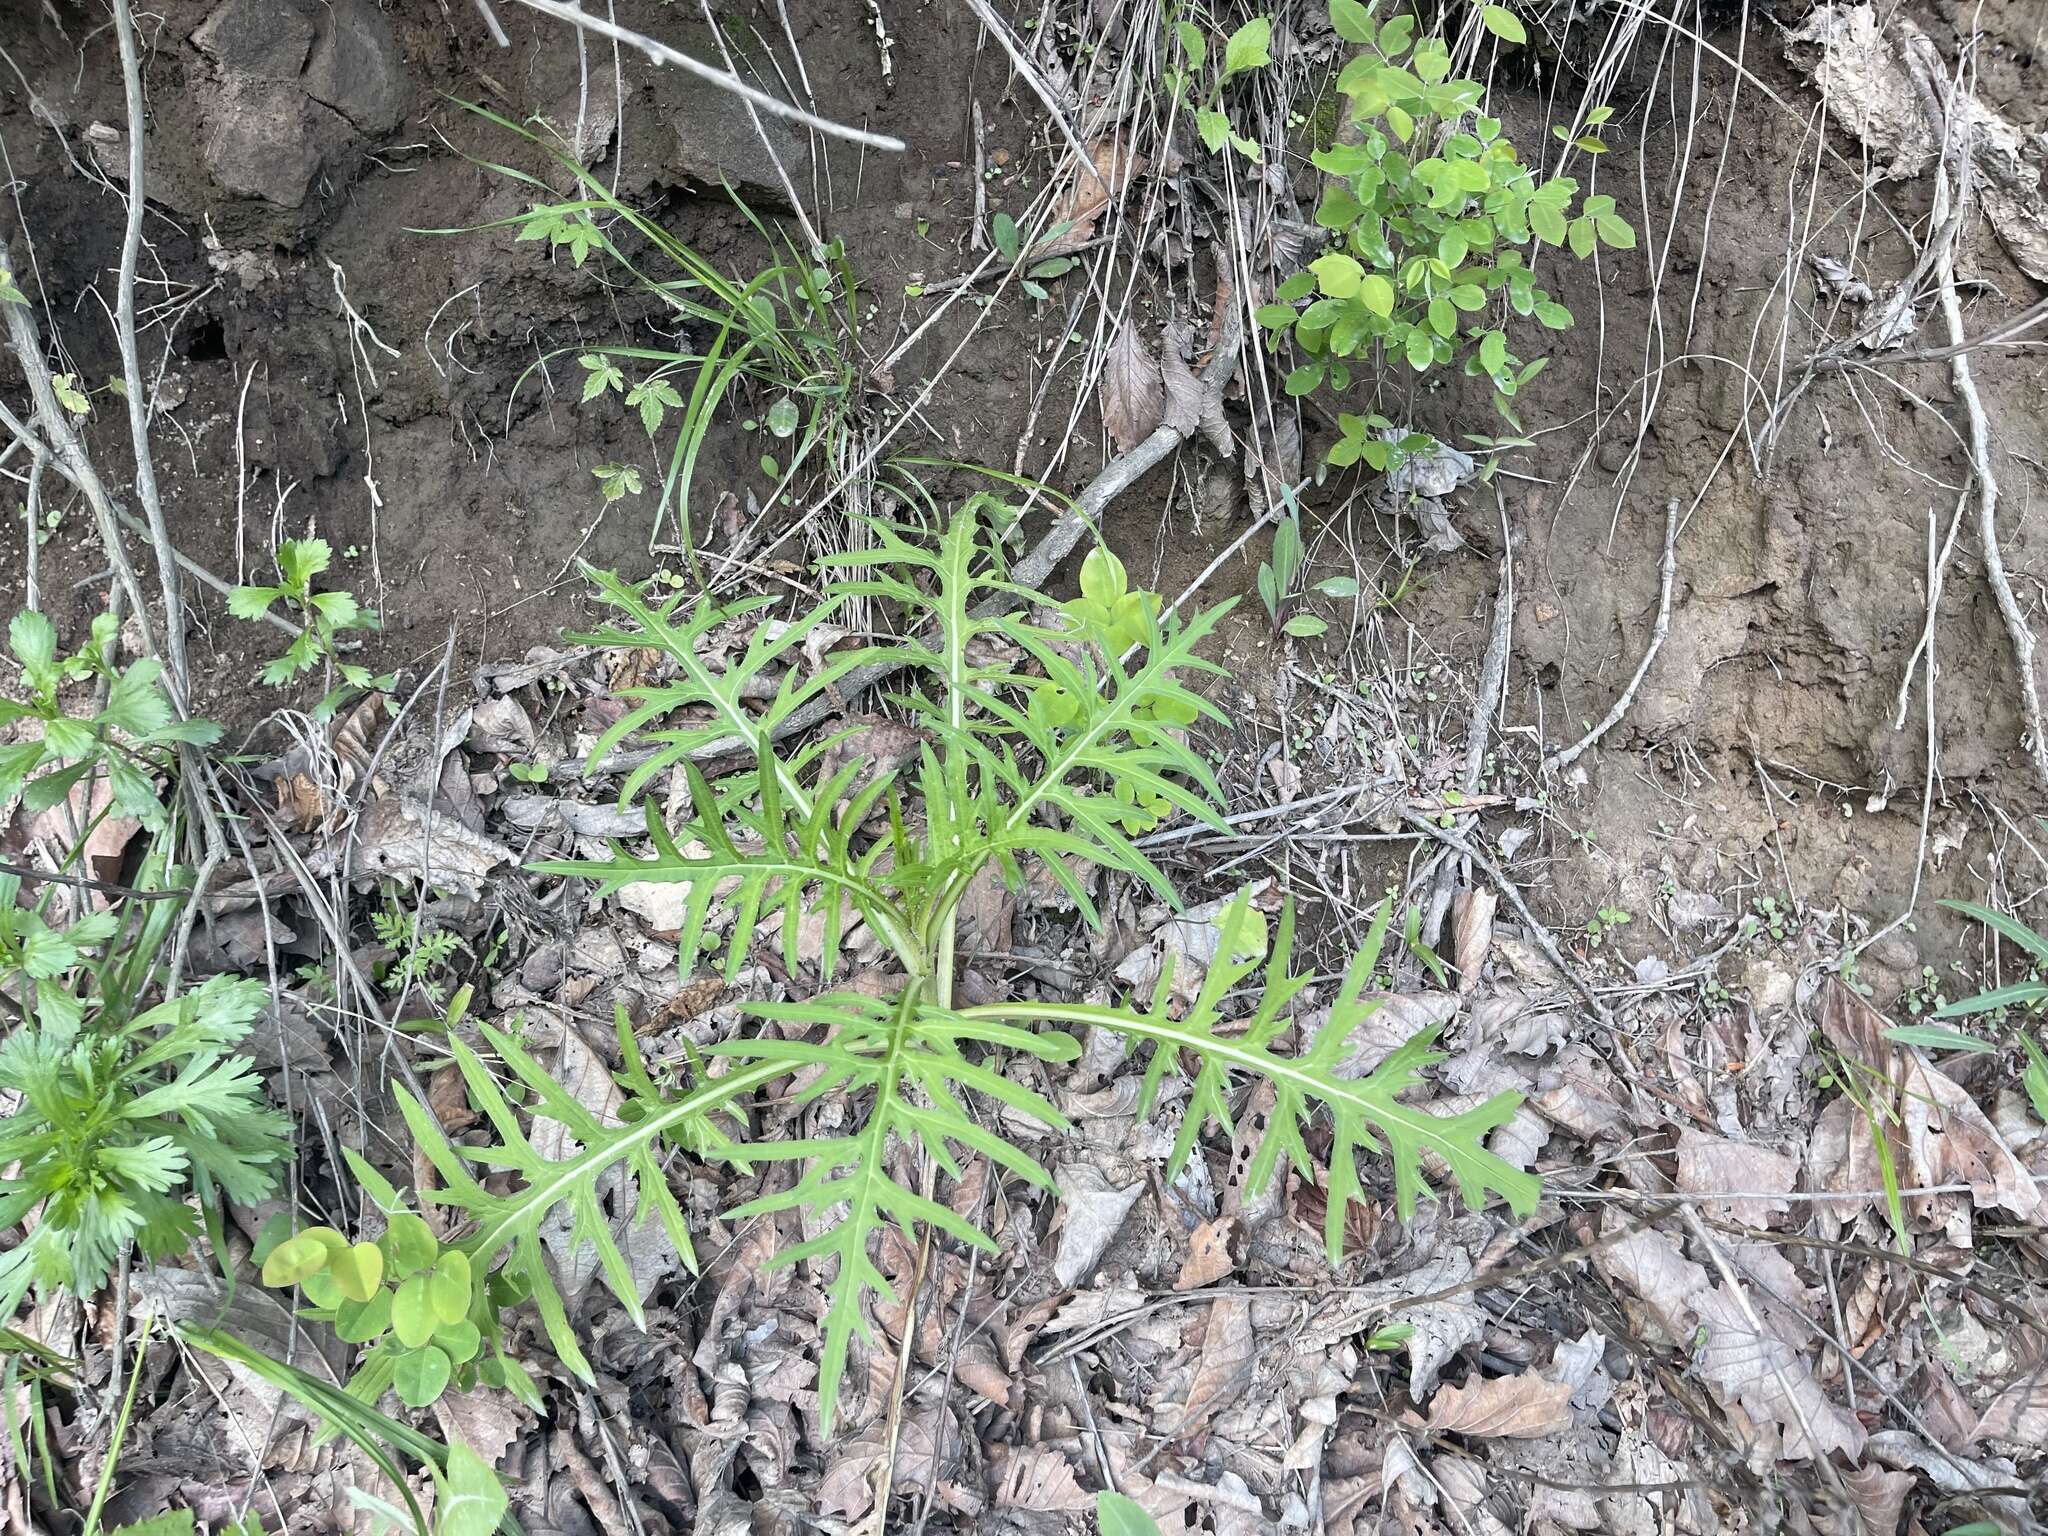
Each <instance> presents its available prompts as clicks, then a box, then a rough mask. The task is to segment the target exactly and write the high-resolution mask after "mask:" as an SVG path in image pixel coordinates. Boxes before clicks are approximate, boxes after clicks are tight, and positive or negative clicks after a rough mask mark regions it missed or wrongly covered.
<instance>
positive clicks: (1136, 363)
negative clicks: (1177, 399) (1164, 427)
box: [1102, 319, 1166, 453]
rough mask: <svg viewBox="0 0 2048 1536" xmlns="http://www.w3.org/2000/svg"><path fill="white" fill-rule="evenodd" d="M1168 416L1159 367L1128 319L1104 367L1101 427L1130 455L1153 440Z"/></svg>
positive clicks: (1114, 342)
mask: <svg viewBox="0 0 2048 1536" xmlns="http://www.w3.org/2000/svg"><path fill="white" fill-rule="evenodd" d="M1165 416H1166V388H1165V385H1164V383H1163V382H1162V380H1161V378H1160V373H1159V364H1158V363H1157V362H1156V361H1154V360H1153V357H1152V354H1151V353H1150V352H1148V351H1146V350H1145V343H1144V342H1143V341H1142V340H1140V339H1139V337H1138V328H1137V326H1136V325H1134V324H1133V323H1132V322H1131V321H1129V320H1128V319H1127V320H1125V321H1124V323H1123V325H1122V327H1121V328H1120V329H1119V330H1118V331H1117V333H1116V340H1114V341H1112V342H1111V343H1110V344H1109V357H1108V358H1107V359H1106V360H1105V362H1104V363H1103V368H1102V424H1103V426H1104V427H1105V428H1106V429H1107V430H1108V432H1109V435H1110V437H1111V438H1113V439H1114V440H1115V442H1116V445H1117V448H1118V450H1119V451H1121V452H1123V453H1129V452H1130V451H1131V450H1132V449H1133V448H1135V447H1137V446H1138V444H1140V443H1142V442H1143V441H1144V440H1145V439H1146V438H1148V437H1150V436H1151V435H1152V434H1153V432H1154V431H1156V430H1157V429H1158V427H1159V424H1160V422H1161V421H1163V420H1164V419H1165Z"/></svg>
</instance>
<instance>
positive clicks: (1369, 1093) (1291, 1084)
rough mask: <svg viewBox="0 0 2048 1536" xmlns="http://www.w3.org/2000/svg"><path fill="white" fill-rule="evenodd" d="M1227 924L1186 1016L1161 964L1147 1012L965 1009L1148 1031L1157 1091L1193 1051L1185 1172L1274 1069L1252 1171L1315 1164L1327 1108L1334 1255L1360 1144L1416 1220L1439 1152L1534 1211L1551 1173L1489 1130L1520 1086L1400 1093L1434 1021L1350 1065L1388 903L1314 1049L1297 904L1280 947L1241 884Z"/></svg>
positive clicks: (1336, 1256)
mask: <svg viewBox="0 0 2048 1536" xmlns="http://www.w3.org/2000/svg"><path fill="white" fill-rule="evenodd" d="M1218 926H1219V937H1218V942H1217V948H1216V957H1215V959H1214V961H1212V962H1211V964H1210V967H1209V971H1208V975H1207V976H1206V977H1205V978H1204V980H1203V983H1202V989H1201V992H1200V994H1199V995H1198V997H1197V998H1196V1000H1195V1001H1194V1003H1193V1004H1192V1005H1191V1006H1190V1007H1189V1008H1188V1011H1187V1016H1186V1017H1185V1018H1179V1019H1176V1018H1174V1017H1172V1015H1171V1013H1170V1011H1169V1007H1168V1003H1169V999H1170V996H1171V991H1172V976H1171V971H1170V969H1169V970H1168V972H1167V973H1166V974H1163V975H1162V976H1161V977H1160V979H1159V986H1158V990H1157V992H1156V994H1155V995H1154V998H1153V1000H1152V1005H1151V1006H1150V1007H1149V1008H1147V1009H1145V1010H1143V1011H1142V1012H1140V1011H1137V1010H1127V1009H1123V1008H1116V1007H1105V1006H1101V1005H1087V1004H1064V1003H1032V1004H1017V1003H995V1004H986V1005H982V1006H977V1007H971V1008H966V1009H963V1010H961V1012H962V1014H963V1016H964V1017H965V1018H967V1019H969V1020H977V1021H979V1020H989V1021H995V1020H1011V1019H1019V1020H1021V1019H1049V1020H1052V1021H1055V1022H1062V1023H1071V1024H1092V1025H1096V1026H1098V1027H1100V1028H1104V1029H1110V1030H1114V1031H1116V1032H1117V1033H1119V1034H1122V1035H1125V1036H1127V1037H1129V1038H1131V1039H1134V1040H1139V1041H1146V1042H1150V1043H1151V1044H1152V1046H1153V1047H1154V1049H1153V1054H1152V1058H1151V1061H1150V1062H1149V1064H1148V1066H1147V1068H1146V1091H1145V1095H1144V1102H1145V1103H1147V1104H1149V1103H1150V1101H1151V1099H1152V1097H1153V1095H1154V1093H1155V1091H1156V1089H1157V1087H1158V1084H1159V1082H1160V1080H1161V1077H1162V1076H1163V1074H1164V1073H1166V1072H1168V1071H1171V1070H1175V1069H1176V1065H1177V1063H1178V1062H1179V1061H1181V1060H1192V1061H1193V1062H1195V1063H1197V1066H1196V1068H1195V1080H1194V1083H1193V1085H1192V1089H1191V1093H1190V1098H1189V1102H1188V1108H1187V1112H1186V1116H1185V1118H1184V1119H1183V1121H1182V1125H1181V1131H1180V1135H1179V1137H1178V1138H1177V1140H1176V1142H1175V1145H1174V1149H1173V1155H1172V1159H1171V1162H1170V1165H1169V1175H1168V1176H1169V1178H1171V1177H1173V1176H1175V1175H1177V1174H1178V1172H1179V1170H1180V1167H1181V1166H1182V1164H1183V1163H1184V1162H1185V1161H1186V1159H1187V1157H1188V1156H1189V1154H1190V1153H1191V1152H1192V1150H1193V1147H1194V1140H1195V1137H1196V1136H1197V1135H1199V1134H1200V1132H1201V1130H1202V1128H1203V1126H1204V1125H1206V1124H1208V1123H1211V1122H1213V1123H1215V1124H1217V1125H1220V1126H1221V1127H1222V1128H1223V1129H1224V1130H1226V1131H1229V1130H1230V1129H1232V1126H1231V1120H1230V1113H1229V1109H1228V1096H1229V1089H1230V1085H1231V1083H1232V1081H1233V1080H1234V1079H1235V1078H1237V1077H1245V1076H1248V1077H1255V1078H1263V1079H1264V1080H1265V1081H1266V1082H1267V1083H1269V1084H1270V1085H1271V1086H1272V1089H1273V1093H1274V1098H1275V1103H1274V1108H1273V1112H1272V1115H1271V1116H1270V1125H1269V1128H1268V1130H1267V1131H1266V1133H1265V1136H1264V1138H1263V1139H1262V1141H1261V1144H1260V1146H1259V1148H1258V1150H1257V1152H1256V1153H1255V1154H1254V1160H1253V1164H1252V1168H1251V1171H1250V1181H1251V1185H1252V1187H1253V1188H1254V1189H1256V1188H1257V1187H1259V1186H1260V1185H1261V1184H1262V1183H1263V1182H1264V1181H1265V1180H1266V1179H1269V1178H1270V1177H1271V1176H1272V1173H1273V1170H1274V1169H1275V1167H1277V1165H1278V1163H1279V1160H1280V1158H1281V1157H1283V1156H1284V1157H1286V1158H1287V1159H1288V1160H1289V1161H1290V1162H1291V1163H1292V1164H1293V1165H1294V1166H1295V1167H1296V1168H1297V1169H1299V1170H1300V1171H1301V1172H1302V1173H1303V1174H1304V1175H1312V1174H1313V1171H1314V1166H1313V1163H1312V1160H1311V1159H1310V1157H1309V1155H1308V1150H1307V1143H1306V1141H1305V1139H1304V1138H1303V1135H1302V1130H1303V1127H1304V1126H1305V1125H1306V1124H1307V1123H1308V1120H1309V1118H1310V1116H1311V1115H1312V1114H1313V1113H1315V1112H1316V1111H1318V1110H1320V1111H1322V1112H1324V1113H1325V1114H1327V1116H1328V1118H1329V1122H1330V1129H1331V1132H1332V1134H1333V1136H1334V1138H1335V1140H1334V1144H1333V1146H1332V1148H1331V1152H1330V1175H1329V1180H1330V1182H1329V1213H1328V1217H1327V1225H1326V1227H1325V1231H1324V1237H1325V1239H1326V1242H1327V1245H1328V1248H1329V1252H1330V1258H1331V1261H1332V1262H1333V1263H1334V1262H1337V1261H1338V1260H1340V1259H1341V1258H1342V1256H1343V1233H1344V1208H1345V1205H1346V1203H1347V1202H1348V1201H1351V1200H1359V1201H1362V1200H1363V1199H1364V1192H1363V1189H1362V1187H1361V1185H1360V1183H1359V1179H1358V1172H1357V1154H1358V1153H1359V1152H1360V1151H1367V1152H1374V1153H1383V1154H1384V1155H1385V1156H1386V1157H1387V1158H1388V1160H1389V1161H1390V1163H1391V1164H1392V1167H1393V1174H1394V1202H1395V1206H1396V1208H1397V1209H1398V1210H1399V1212H1400V1214H1401V1216H1402V1218H1403V1219H1404V1220H1406V1219H1408V1218H1409V1217H1412V1216H1413V1215H1414V1214H1415V1204H1416V1201H1417V1199H1418V1198H1419V1197H1420V1196H1421V1195H1423V1194H1425V1193H1427V1192H1428V1190H1429V1184H1428V1181H1427V1179H1426V1178H1425V1177H1424V1173H1423V1160H1424V1157H1425V1156H1429V1157H1434V1158H1435V1159H1437V1160H1438V1161H1439V1162H1441V1163H1442V1164H1443V1165H1444V1167H1445V1168H1447V1169H1448V1170H1449V1172H1450V1175H1451V1179H1452V1182H1453V1183H1455V1184H1456V1186H1457V1188H1458V1192H1459V1193H1460V1194H1461V1195H1462V1196H1463V1197H1464V1199H1465V1201H1466V1203H1467V1204H1469V1205H1471V1206H1473V1207H1475V1208H1476V1207H1478V1206H1481V1205H1483V1204H1484V1203H1485V1202H1486V1199H1487V1197H1488V1196H1489V1195H1499V1196H1500V1197H1501V1198H1502V1199H1504V1200H1505V1201H1507V1203H1508V1205H1509V1207H1510V1208H1511V1209H1512V1210H1514V1212H1515V1213H1516V1214H1517V1215H1527V1214H1528V1213H1529V1212H1531V1211H1533V1210H1534V1209H1535V1207H1536V1201H1537V1199H1538V1197H1539V1196H1540V1194H1541V1193H1542V1187H1543V1186H1542V1180H1541V1179H1539V1178H1538V1177H1537V1176H1536V1175H1535V1174H1533V1173H1527V1172H1524V1171H1523V1170H1521V1169H1519V1168H1517V1167H1515V1166H1514V1165H1513V1164H1512V1163H1509V1162H1507V1161H1506V1160H1505V1159H1503V1158H1501V1157H1499V1156H1497V1155H1496V1154H1495V1153H1493V1152H1490V1151H1488V1150H1487V1148H1486V1146H1485V1137H1486V1136H1487V1135H1488V1134H1489V1133H1491V1132H1493V1131H1495V1130H1497V1129H1499V1128H1500V1127H1501V1126H1503V1125H1505V1124H1506V1123H1507V1122H1508V1120H1509V1119H1511V1118H1512V1117H1513V1115H1514V1113H1515V1110H1516V1108H1517V1107H1518V1106H1519V1105H1520V1103H1521V1096H1520V1095H1519V1094H1515V1093H1499V1094H1496V1095H1494V1096H1493V1097H1492V1098H1490V1099H1488V1100H1487V1101H1486V1102H1485V1103H1484V1104H1481V1105H1479V1106H1477V1107H1476V1108H1473V1109H1468V1110H1466V1111H1464V1112H1463V1113H1461V1114H1456V1115H1435V1114H1431V1113H1430V1112H1429V1111H1427V1110H1424V1109H1418V1108H1416V1107H1414V1106H1413V1105H1409V1104H1404V1103H1402V1102H1401V1096H1402V1095H1403V1094H1404V1093H1406V1092H1407V1091H1408V1090H1409V1089H1410V1088H1412V1087H1414V1086H1415V1084H1416V1082H1417V1081H1418V1080H1419V1078H1420V1075H1421V1072H1422V1069H1423V1068H1424V1067H1426V1066H1428V1065H1430V1064H1431V1063H1432V1062H1435V1061H1438V1060H1441V1059H1442V1058H1441V1055H1440V1053H1438V1052H1436V1051H1434V1050H1432V1049H1431V1045H1432V1042H1433V1041H1434V1038H1435V1031H1434V1030H1424V1031H1423V1032H1421V1033H1420V1034H1418V1035H1416V1036H1415V1037H1414V1038H1413V1039H1411V1040H1409V1041H1408V1042H1407V1043H1406V1044H1404V1045H1402V1046H1401V1047H1400V1048H1399V1049H1397V1050H1396V1051H1394V1053H1393V1054H1392V1055H1390V1056H1388V1057H1387V1058H1386V1060H1384V1061H1383V1062H1381V1063H1380V1065H1379V1066H1378V1067H1377V1068H1375V1069H1374V1070H1373V1071H1372V1073H1371V1074H1369V1075H1368V1076H1366V1077H1362V1078H1349V1077H1341V1076H1339V1075H1338V1070H1337V1069H1338V1067H1339V1066H1340V1064H1341V1063H1342V1061H1343V1058H1344V1055H1345V1048H1346V1043H1347V1042H1348V1041H1349V1040H1350V1038H1351V1036H1352V1034H1353V1032H1354V1031H1355V1030H1356V1029H1357V1028H1358V1026H1359V1025H1360V1024H1362V1023H1363V1022H1364V1021H1365V1020H1366V1019H1368V1018H1370V1017H1371V1015H1372V1014H1373V1013H1374V1012H1376V1011H1377V1010H1378V1008H1379V1007H1380V1002H1379V1000H1378V999H1377V998H1373V997H1369V996H1367V995H1366V988H1367V986H1368V984H1369V983H1370V981H1371V978H1372V971H1373V966H1374V965H1375V964H1376V963H1377V960H1378V952H1379V945H1380V941H1381V939H1382V938H1383V937H1384V935H1385V932H1386V913H1385V910H1384V909H1383V910H1382V912H1381V914H1380V915H1379V917H1378V918H1377V919H1376V920H1375V922H1374V924H1373V931H1372V934H1371V936H1370V938H1369V939H1368V942H1367V945H1366V947H1365V948H1364V949H1363V950H1361V951H1360V953H1359V955H1358V957H1357V959H1356V960H1355V961H1354V962H1353V963H1352V966H1351V968H1350V970H1349V972H1348V973H1347V974H1346V976H1345V978H1344V984H1343V987H1342V989H1341V990H1340V992H1339V994H1338V997H1337V1000H1336V1002H1335V1003H1334V1004H1333V1005H1332V1007H1331V1009H1330V1014H1329V1018H1328V1020H1327V1021H1326V1022H1325V1023H1324V1025H1323V1026H1322V1028H1321V1029H1320V1030H1319V1031H1318V1032H1317V1034H1316V1038H1315V1040H1314V1042H1313V1043H1312V1044H1311V1045H1310V1047H1309V1049H1308V1051H1307V1052H1306V1053H1305V1054H1302V1055H1299V1056H1296V1055H1288V1054H1282V1053H1281V1052H1280V1051H1279V1050H1278V1049H1276V1047H1275V1042H1276V1040H1277V1039H1278V1037H1279V1036H1280V1035H1281V1034H1282V1033H1284V1032H1285V1030H1286V1029H1287V1028H1288V1027H1290V1024H1291V1020H1290V1019H1289V1018H1288V1016H1287V1013H1286V1007H1287V1004H1288V1003H1289V1002H1291V1001H1292V1000H1293V999H1294V998H1295V997H1296V996H1297V995H1298V994H1299V992H1300V991H1301V988H1302V987H1303V986H1304V985H1306V982H1307V978H1306V977H1304V976H1300V975H1297V974H1295V973H1294V972H1293V971H1292V970H1291V968H1290V964H1289V962H1290V959H1291V956H1292V950H1293V928H1294V920H1293V910H1292V907H1291V905H1290V907H1288V908H1287V909H1285V910H1283V912H1282V914H1281V918H1280V923H1279V931H1278V932H1277V934H1276V935H1275V936H1274V939H1273V942H1272V943H1271V945H1270V946H1269V945H1268V944H1267V942H1266V934H1265V919H1264V918H1263V917H1261V916H1260V915H1259V914H1258V913H1257V912H1256V911H1254V910H1253V909H1252V907H1251V905H1250V902H1249V900H1248V899H1247V898H1246V897H1245V896H1243V895H1240V896H1239V897H1238V898H1237V899H1236V900H1235V901H1233V902H1232V903H1231V904H1230V906H1229V908H1228V909H1226V911H1225V912H1224V914H1223V916H1222V918H1221V919H1220V921H1219V925H1218ZM1262 965H1263V968H1264V971H1265V974H1264V977H1263V978H1262V980H1261V981H1260V982H1259V983H1258V984H1257V990H1258V992H1259V1004H1258V1007H1257V1010H1256V1012H1255V1013H1254V1014H1253V1016H1252V1018H1251V1020H1250V1021H1249V1022H1248V1023H1244V1024H1243V1025H1242V1027H1241V1029H1240V1028H1239V1027H1237V1026H1233V1028H1232V1031H1231V1032H1230V1033H1228V1034H1226V1033H1224V1032H1223V1029H1222V1025H1223V1022H1224V1019H1223V1011H1224V1001H1225V999H1226V998H1227V997H1229V996H1230V995H1231V994H1233V993H1234V992H1236V991H1237V990H1238V989H1239V988H1242V987H1246V986H1248V985H1252V979H1253V977H1254V976H1255V975H1256V974H1257V973H1258V971H1259V970H1260V969H1261V966H1262Z"/></svg>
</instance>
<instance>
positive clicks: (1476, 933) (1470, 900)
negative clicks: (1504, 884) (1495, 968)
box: [1451, 885, 1500, 994]
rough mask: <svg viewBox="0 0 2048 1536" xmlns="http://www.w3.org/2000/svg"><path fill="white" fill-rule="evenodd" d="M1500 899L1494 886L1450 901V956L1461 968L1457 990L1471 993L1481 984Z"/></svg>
mask: <svg viewBox="0 0 2048 1536" xmlns="http://www.w3.org/2000/svg"><path fill="white" fill-rule="evenodd" d="M1499 905H1500V898H1499V897H1498V896H1496V895H1495V894H1494V892H1493V888H1492V887H1491V886H1486V885H1479V886H1474V887H1472V888H1471V889H1470V890H1464V891H1460V892H1458V894H1457V895H1456V897H1454V898H1453V899H1452V901H1451V955H1452V963H1453V964H1454V965H1456V966H1457V968H1458V990H1459V991H1460V992H1463V993H1468V994H1469V993H1470V992H1471V991H1472V990H1473V989H1474V988H1475V987H1477V986H1478V985H1479V972H1480V969H1481V968H1482V967H1483V966H1484V965H1485V964H1486V952H1487V950H1488V949H1490V948H1491V947H1492V945H1493V913H1494V909H1495V908H1496V907H1497V906H1499Z"/></svg>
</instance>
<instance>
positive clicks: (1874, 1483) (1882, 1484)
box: [1842, 1467, 1913, 1536]
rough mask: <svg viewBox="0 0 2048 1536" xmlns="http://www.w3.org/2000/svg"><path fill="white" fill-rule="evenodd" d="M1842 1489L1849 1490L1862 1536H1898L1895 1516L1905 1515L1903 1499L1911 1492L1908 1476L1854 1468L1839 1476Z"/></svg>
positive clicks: (1897, 1524) (1911, 1487)
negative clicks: (1860, 1525)
mask: <svg viewBox="0 0 2048 1536" xmlns="http://www.w3.org/2000/svg"><path fill="white" fill-rule="evenodd" d="M1842 1486H1843V1487H1844V1488H1847V1489H1848V1490H1849V1499H1850V1502H1852V1503H1853V1504H1854V1505H1855V1506H1856V1515H1857V1518H1858V1519H1860V1520H1861V1521H1862V1522H1863V1536H1898V1532H1899V1516H1900V1515H1901V1514H1902V1513H1903V1512H1904V1511H1905V1508H1906V1495H1907V1494H1909V1493H1911V1492H1912V1491H1913V1474H1912V1473H1910V1472H1887V1471H1885V1469H1884V1468H1883V1467H1855V1468H1851V1469H1848V1470H1845V1471H1844V1472H1843V1473H1842Z"/></svg>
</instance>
